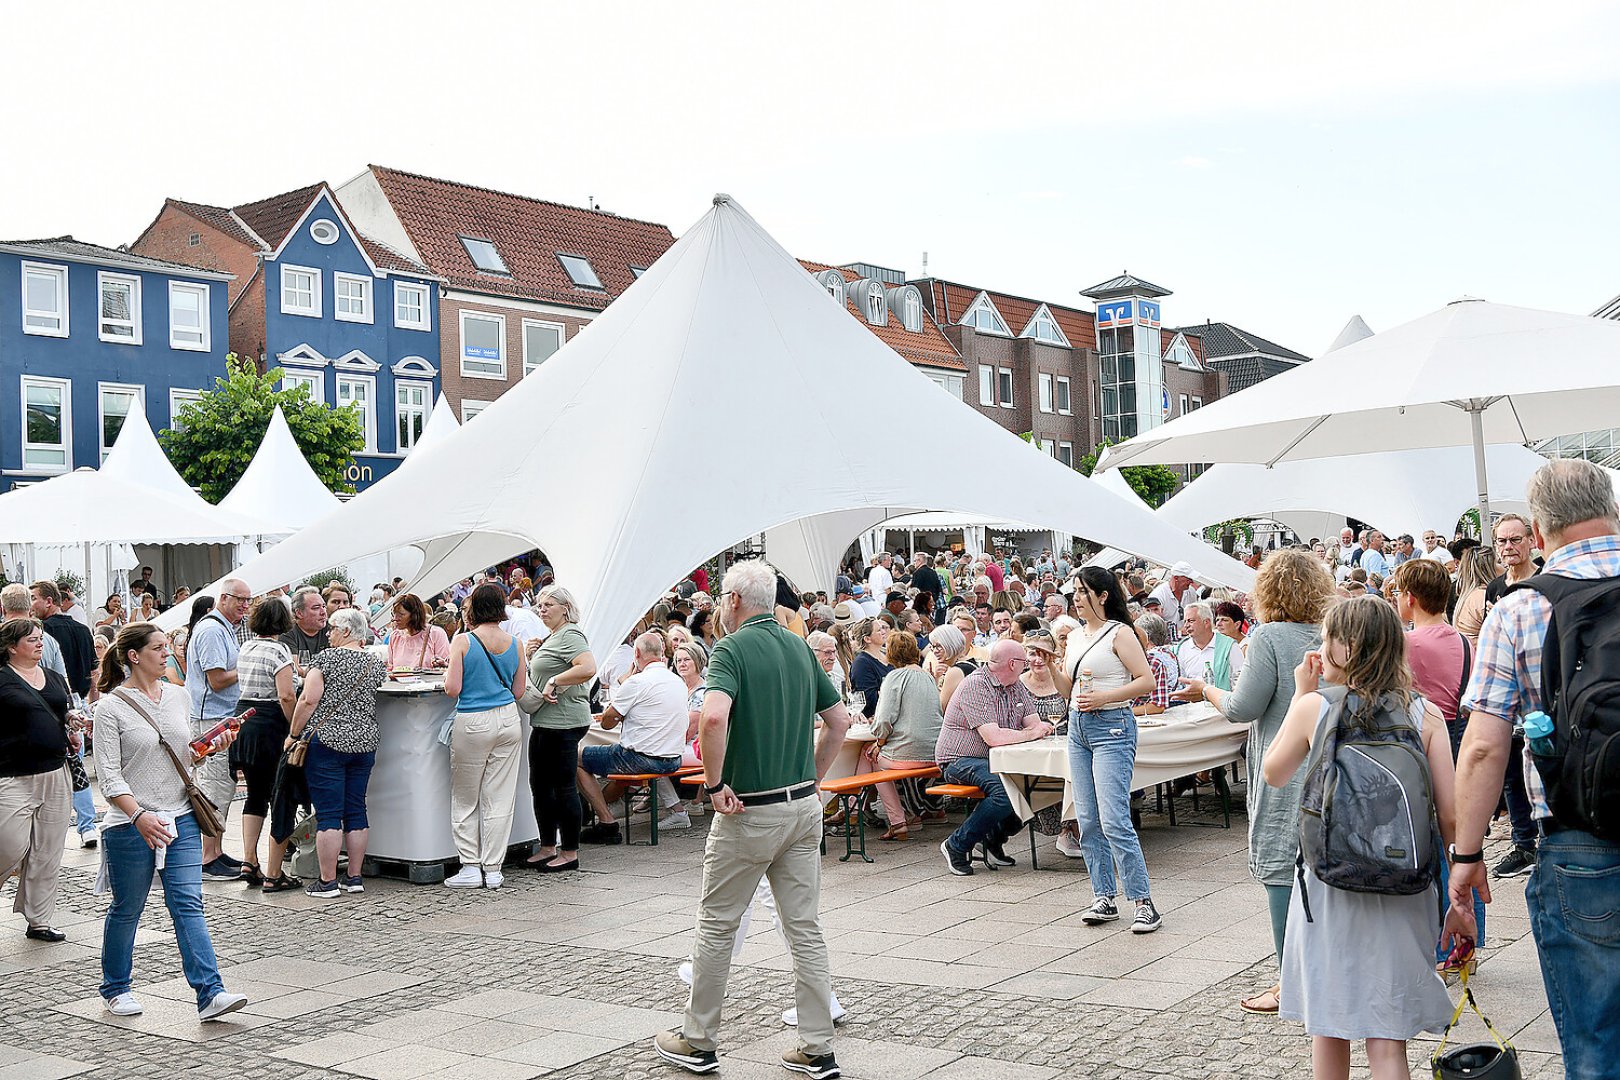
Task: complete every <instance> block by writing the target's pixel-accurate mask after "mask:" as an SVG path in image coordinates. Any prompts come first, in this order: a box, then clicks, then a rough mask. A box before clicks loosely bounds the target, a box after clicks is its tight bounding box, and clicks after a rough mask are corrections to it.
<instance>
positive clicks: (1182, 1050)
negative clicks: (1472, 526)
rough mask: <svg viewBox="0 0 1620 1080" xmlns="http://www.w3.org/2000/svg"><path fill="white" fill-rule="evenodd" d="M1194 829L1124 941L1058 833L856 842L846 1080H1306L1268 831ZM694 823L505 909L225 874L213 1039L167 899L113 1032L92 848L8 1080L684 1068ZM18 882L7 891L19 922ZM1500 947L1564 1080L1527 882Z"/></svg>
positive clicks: (73, 872) (750, 1026)
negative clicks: (966, 859) (992, 841)
mask: <svg viewBox="0 0 1620 1080" xmlns="http://www.w3.org/2000/svg"><path fill="white" fill-rule="evenodd" d="M1240 790H1241V789H1240ZM1238 799H1239V806H1241V794H1239V797H1238ZM1208 805H1209V804H1208V803H1207V802H1206V803H1205V804H1204V806H1205V809H1206V811H1207V808H1208ZM1190 810H1191V808H1190V807H1189V806H1185V804H1183V809H1182V811H1181V813H1182V814H1183V815H1185V816H1183V817H1182V818H1181V820H1182V822H1183V823H1182V824H1181V825H1180V826H1178V827H1176V828H1171V827H1170V826H1169V824H1168V821H1167V820H1166V819H1165V818H1164V817H1163V816H1158V815H1155V814H1151V813H1150V814H1148V815H1147V817H1146V819H1145V822H1144V830H1143V846H1144V849H1145V851H1146V853H1147V858H1148V865H1149V869H1150V871H1151V872H1152V874H1153V880H1154V890H1153V892H1154V898H1155V900H1156V902H1157V903H1158V905H1159V907H1160V909H1161V911H1162V912H1163V914H1164V927H1163V929H1162V930H1160V931H1159V932H1158V933H1155V934H1152V935H1147V936H1135V935H1132V934H1130V933H1129V932H1127V930H1126V929H1125V927H1126V923H1127V922H1128V918H1127V919H1125V920H1122V921H1121V922H1120V923H1117V924H1114V925H1112V926H1110V927H1106V928H1102V929H1096V928H1090V927H1086V926H1084V925H1082V924H1081V923H1080V921H1079V917H1078V912H1079V911H1080V910H1082V909H1083V908H1084V907H1085V906H1086V905H1087V904H1088V903H1089V902H1090V899H1091V893H1090V889H1089V887H1088V885H1087V881H1086V876H1085V873H1084V870H1083V869H1082V867H1081V865H1080V863H1079V862H1078V861H1071V860H1068V859H1065V858H1064V857H1062V856H1061V855H1059V854H1058V853H1057V852H1056V851H1054V850H1053V849H1052V847H1051V843H1050V841H1049V840H1043V849H1042V852H1041V860H1040V861H1041V869H1039V870H1035V871H1032V870H1030V869H1029V868H1028V865H1027V864H1028V848H1027V846H1025V847H1023V848H1022V849H1021V850H1019V851H1017V852H1016V853H1015V854H1017V856H1018V861H1019V865H1018V866H1016V867H1013V868H1010V869H1006V870H1003V871H1001V872H999V873H990V872H987V871H986V870H984V869H982V868H981V869H980V870H979V872H978V873H977V874H976V875H975V876H973V877H971V878H955V877H951V876H950V875H948V874H947V873H945V871H944V867H943V863H942V858H941V856H940V854H939V851H938V842H939V840H940V839H941V838H942V836H943V835H944V830H943V829H942V828H941V827H938V826H935V827H931V828H927V829H924V830H922V838H921V839H920V840H919V839H915V838H914V839H913V840H911V841H910V842H909V843H905V844H881V843H873V844H872V847H873V848H874V849H881V850H874V851H873V855H874V857H875V858H876V860H877V861H876V862H875V863H873V864H871V865H866V864H862V863H861V862H860V861H859V860H855V861H852V862H848V863H845V862H840V861H839V860H838V859H837V857H836V856H837V854H838V850H839V849H841V847H842V844H841V843H839V844H838V845H837V848H832V845H831V843H830V844H829V847H830V848H831V849H832V850H831V851H830V853H829V855H828V856H827V857H826V860H825V862H824V871H825V874H824V879H823V890H822V912H823V924H824V926H825V928H826V932H827V936H828V939H829V946H830V949H831V952H832V957H833V974H834V981H835V984H836V988H837V991H838V994H839V996H840V997H841V998H842V1000H843V1001H844V1003H845V1004H846V1006H847V1007H848V1008H849V1010H850V1018H849V1020H848V1022H847V1023H845V1024H844V1025H842V1026H841V1027H840V1028H839V1038H838V1040H837V1043H836V1051H837V1054H838V1058H839V1061H840V1063H841V1064H842V1065H843V1067H844V1072H845V1075H846V1076H849V1077H853V1078H866V1080H877V1078H881V1080H911V1078H921V1077H939V1078H943V1080H1042V1078H1047V1077H1057V1076H1064V1077H1068V1076H1074V1077H1082V1076H1083V1077H1096V1078H1099V1080H1112V1078H1122V1080H1123V1078H1126V1077H1133V1078H1134V1077H1188V1078H1192V1077H1198V1078H1245V1080H1248V1078H1266V1077H1285V1076H1286V1077H1294V1076H1303V1075H1309V1067H1310V1066H1309V1040H1308V1039H1307V1038H1306V1036H1305V1035H1304V1033H1303V1031H1302V1030H1301V1029H1300V1027H1299V1026H1298V1025H1295V1024H1290V1023H1286V1022H1281V1021H1278V1020H1276V1019H1274V1018H1266V1017H1256V1016H1249V1015H1246V1014H1244V1013H1242V1012H1241V1011H1240V1010H1239V1009H1238V1008H1237V1004H1236V1003H1237V999H1238V998H1239V997H1242V996H1244V995H1246V994H1249V993H1253V992H1255V991H1257V990H1259V989H1262V988H1263V987H1265V986H1267V985H1269V984H1270V983H1271V982H1272V979H1273V975H1274V971H1275V962H1274V961H1273V959H1272V957H1271V940H1270V930H1269V926H1268V923H1267V918H1266V913H1265V899H1264V894H1263V891H1262V890H1261V889H1260V888H1259V886H1257V885H1256V884H1255V883H1254V882H1253V881H1252V880H1251V879H1250V878H1249V876H1248V871H1247V862H1246V854H1245V836H1244V824H1245V823H1244V821H1243V819H1242V818H1241V816H1236V817H1234V819H1233V822H1232V825H1233V827H1232V828H1231V829H1230V830H1225V829H1220V828H1199V827H1194V826H1191V825H1188V824H1186V821H1187V820H1188V819H1189V818H1192V819H1193V820H1202V821H1205V822H1209V821H1212V820H1213V819H1212V818H1211V817H1209V816H1208V815H1207V814H1205V815H1203V816H1201V817H1197V816H1194V815H1192V814H1191V813H1190ZM694 823H695V826H696V827H694V828H693V829H692V830H690V831H688V832H677V833H668V832H666V833H664V835H663V837H662V842H661V843H660V845H659V846H658V847H657V848H648V847H615V848H600V849H587V851H586V852H585V854H584V857H583V859H582V864H583V865H584V866H585V868H586V869H585V870H584V872H581V873H578V874H569V875H560V876H551V877H542V876H540V875H537V874H533V873H530V872H527V871H524V870H522V869H517V868H513V869H511V872H510V873H509V874H508V876H507V884H506V886H505V887H503V888H502V889H500V890H499V891H495V892H490V891H482V890H480V891H473V892H466V891H451V890H447V889H444V888H441V887H438V886H431V885H410V884H406V883H404V882H402V881H397V880H391V879H387V878H368V879H367V882H366V892H365V894H364V895H363V896H344V897H342V898H341V899H338V900H315V899H312V898H309V897H305V896H303V895H301V894H298V895H294V894H280V895H277V896H273V897H265V896H262V895H260V894H259V893H258V891H257V890H251V891H250V890H248V889H246V888H245V887H244V886H242V885H240V884H237V883H234V882H232V883H209V884H207V885H205V887H204V888H205V892H206V894H207V897H206V899H207V904H208V921H209V925H210V928H211V931H212V934H213V939H214V944H215V947H216V949H217V950H218V952H219V955H220V958H221V963H222V964H223V965H225V966H226V967H227V970H226V981H227V984H228V985H229V986H231V987H232V988H233V989H237V990H241V991H243V992H245V993H247V994H249V995H250V997H251V998H252V1004H251V1005H250V1006H249V1007H248V1008H247V1009H246V1010H244V1011H243V1012H241V1013H239V1014H237V1015H236V1018H235V1020H234V1022H229V1023H216V1024H210V1025H199V1024H198V1023H197V1022H196V1019H195V1013H194V1011H193V1006H192V999H191V994H190V990H189V988H188V987H187V986H186V985H185V983H184V981H183V980H181V979H180V964H179V957H178V954H177V953H176V951H175V948H174V943H173V933H172V928H171V926H170V924H169V921H168V918H167V915H166V913H165V912H164V910H163V905H162V903H161V899H160V897H159V896H157V895H156V894H154V896H153V900H152V903H151V904H149V905H148V908H147V913H146V916H145V920H144V921H143V923H142V930H141V933H140V937H139V940H138V944H137V947H136V954H135V958H136V988H135V989H136V993H137V994H138V995H139V996H140V997H141V998H142V999H143V1000H144V1002H145V1004H146V1006H147V1012H146V1014H145V1015H144V1016H142V1017H139V1018H136V1019H133V1020H115V1019H113V1018H111V1017H109V1016H107V1015H106V1014H105V1013H104V1011H103V1010H102V1009H101V1003H100V1000H99V998H98V997H97V994H96V986H97V982H98V979H99V974H100V970H99V965H98V961H97V958H98V955H99V946H100V929H101V927H100V922H101V918H102V915H103V913H104V912H105V909H106V904H105V898H104V897H95V896H93V895H91V892H90V888H91V884H92V881H93V877H94V872H95V869H96V861H95V857H94V853H91V852H81V851H80V850H79V848H78V846H77V843H76V841H75V842H74V843H72V844H71V845H70V846H69V848H68V851H67V854H66V856H65V863H64V874H63V877H64V888H63V896H62V901H61V906H60V909H59V912H60V915H59V919H58V922H59V924H60V925H61V926H62V928H63V929H65V930H66V931H67V933H68V935H69V940H68V941H67V942H66V943H63V944H60V945H42V944H40V943H36V942H30V941H27V940H25V939H24V938H23V936H22V934H21V929H22V927H21V924H20V918H19V917H18V916H9V922H8V923H7V924H6V926H5V929H4V930H3V931H0V978H3V980H4V986H5V993H4V995H3V998H0V1080H58V1078H61V1077H68V1076H86V1077H90V1076H93V1077H108V1078H114V1077H117V1078H120V1080H122V1078H151V1080H204V1078H207V1080H218V1078H220V1077H228V1076H243V1077H252V1078H254V1080H293V1078H303V1077H333V1078H339V1077H354V1076H362V1077H374V1078H376V1080H396V1078H398V1080H414V1078H417V1077H435V1078H441V1077H442V1078H449V1077H452V1076H462V1077H473V1078H478V1080H523V1078H527V1077H534V1076H541V1075H545V1076H547V1077H548V1078H556V1080H572V1078H598V1077H612V1078H619V1077H624V1078H636V1080H639V1078H644V1077H645V1078H651V1077H670V1076H675V1075H683V1074H679V1073H677V1072H676V1071H674V1070H672V1069H671V1068H670V1067H668V1066H666V1065H664V1064H663V1063H662V1062H661V1061H659V1060H658V1059H657V1057H656V1056H655V1055H654V1054H653V1053H652V1051H651V1049H650V1047H649V1039H650V1036H651V1035H652V1034H653V1033H654V1032H656V1031H658V1030H660V1029H662V1028H664V1027H668V1026H674V1025H675V1024H676V1023H678V1019H679V1013H680V1011H681V1009H682V1008H683V1006H684V1004H685V993H684V988H683V987H682V986H681V984H680V983H679V982H678V981H677V979H676V977H675V968H676V965H677V963H678V962H679V961H680V960H681V959H682V958H684V957H685V956H686V955H687V953H688V951H689V949H690V943H691V938H692V926H693V922H694V916H695V911H696V900H695V898H696V895H697V889H698V884H699V877H700V869H699V868H700V860H701V853H702V842H703V834H704V833H705V831H706V822H705V819H702V818H698V819H694ZM233 831H234V817H233ZM916 835H917V834H916V833H915V832H914V833H913V836H914V837H916ZM1501 846H1502V845H1495V847H1501ZM1501 853H1502V852H1501V851H1499V850H1495V848H1494V847H1493V850H1492V852H1491V854H1492V855H1493V857H1494V856H1495V855H1499V854H1501ZM238 854H240V851H238ZM12 889H13V886H12V885H10V884H8V885H6V886H5V888H4V893H3V894H0V895H3V896H4V898H5V899H6V900H7V901H8V902H7V903H6V907H7V908H9V906H10V905H9V896H10V893H11V892H12ZM1488 931H1489V937H1490V948H1489V949H1487V950H1486V952H1485V954H1484V960H1483V963H1482V965H1481V968H1480V973H1479V976H1478V978H1477V982H1476V986H1477V989H1478V993H1479V995H1480V997H1481V998H1482V999H1483V1003H1484V1005H1485V1007H1486V1010H1487V1012H1488V1013H1489V1014H1490V1015H1491V1018H1492V1020H1493V1021H1494V1022H1495V1023H1496V1024H1497V1025H1498V1027H1499V1028H1500V1029H1501V1030H1502V1031H1503V1032H1504V1033H1505V1034H1510V1035H1511V1036H1512V1037H1513V1038H1514V1040H1515V1041H1516V1043H1517V1044H1518V1046H1519V1048H1520V1050H1521V1052H1522V1064H1523V1068H1524V1075H1525V1076H1527V1077H1535V1078H1556V1077H1562V1075H1563V1070H1562V1068H1561V1066H1560V1064H1559V1059H1558V1057H1557V1054H1556V1050H1557V1040H1556V1038H1555V1037H1554V1033H1553V1029H1552V1024H1551V1021H1550V1019H1549V1017H1548V1014H1547V1011H1546V1002H1545V997H1544V994H1543V991H1542V987H1541V982H1540V977H1539V974H1538V970H1537V966H1536V959H1535V950H1534V946H1533V944H1532V942H1531V940H1530V938H1529V927H1528V921H1527V919H1526V916H1525V911H1524V899H1523V888H1522V884H1521V883H1520V882H1505V883H1502V887H1501V888H1500V889H1499V891H1498V899H1497V902H1496V903H1495V904H1493V905H1492V908H1491V912H1490V917H1489V920H1488ZM787 969H788V962H787V957H786V953H785V948H784V946H783V944H782V941H781V938H780V937H779V936H778V935H777V934H776V933H775V931H774V930H771V929H770V928H769V927H763V926H759V925H758V924H757V923H756V925H755V927H754V929H753V930H752V932H751V934H750V937H749V939H748V943H747V945H746V947H745V950H744V953H743V957H742V960H741V962H740V963H739V965H738V966H736V967H735V968H734V969H733V973H732V979H731V984H730V999H729V1003H728V1009H727V1017H726V1031H725V1039H724V1043H723V1045H722V1047H721V1053H722V1058H721V1062H722V1064H721V1072H720V1074H719V1075H721V1076H724V1077H730V1078H732V1080H750V1078H754V1077H782V1076H786V1075H789V1074H788V1073H786V1072H784V1071H783V1070H782V1069H781V1068H779V1067H778V1066H777V1065H776V1064H775V1063H774V1062H775V1060H776V1056H777V1055H778V1054H780V1052H781V1051H782V1050H784V1049H787V1048H789V1047H791V1046H792V1045H793V1037H792V1032H791V1031H790V1030H789V1029H787V1028H784V1027H783V1025H782V1022H781V1016H780V1013H781V1010H782V1009H783V1008H784V1007H786V1006H787V1005H790V1004H791V1003H792V1002H791V998H790V995H791V979H790V976H789V974H788V970H787ZM119 1029H124V1030H119ZM1462 1037H1463V1038H1465V1039H1468V1040H1470V1041H1472V1040H1475V1039H1480V1038H1483V1037H1484V1031H1483V1028H1482V1027H1481V1026H1480V1025H1479V1023H1478V1021H1477V1020H1472V1019H1470V1021H1469V1023H1468V1026H1466V1027H1465V1028H1464V1029H1463V1033H1462ZM1432 1047H1433V1040H1432V1039H1428V1040H1427V1041H1418V1042H1414V1043H1413V1044H1412V1046H1411V1061H1412V1065H1413V1068H1414V1072H1415V1073H1417V1074H1420V1075H1426V1074H1427V1060H1426V1059H1427V1055H1428V1053H1429V1051H1430V1049H1432ZM1356 1061H1357V1066H1356V1069H1355V1070H1354V1075H1356V1076H1364V1075H1366V1070H1365V1067H1364V1065H1365V1059H1364V1057H1362V1056H1361V1054H1360V1053H1359V1052H1358V1054H1357V1057H1356Z"/></svg>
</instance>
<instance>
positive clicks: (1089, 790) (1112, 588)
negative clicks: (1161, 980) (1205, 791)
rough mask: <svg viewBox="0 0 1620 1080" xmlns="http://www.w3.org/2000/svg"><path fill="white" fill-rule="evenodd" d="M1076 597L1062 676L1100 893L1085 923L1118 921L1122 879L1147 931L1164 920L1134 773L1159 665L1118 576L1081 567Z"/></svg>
mask: <svg viewBox="0 0 1620 1080" xmlns="http://www.w3.org/2000/svg"><path fill="white" fill-rule="evenodd" d="M1074 602H1075V608H1076V611H1077V613H1078V614H1079V616H1080V619H1081V621H1082V625H1081V628H1080V629H1079V630H1075V631H1073V632H1072V633H1070V634H1069V644H1068V649H1067V654H1068V655H1067V656H1065V657H1064V664H1063V668H1064V671H1063V673H1064V675H1066V676H1067V677H1068V679H1069V681H1071V682H1072V684H1073V691H1072V693H1071V694H1070V697H1069V704H1070V708H1071V710H1072V711H1071V712H1070V714H1069V773H1070V778H1071V779H1072V781H1073V783H1074V810H1075V819H1076V820H1077V821H1078V823H1079V825H1080V847H1081V850H1083V851H1084V852H1085V855H1086V871H1087V872H1088V873H1089V874H1090V875H1091V891H1092V894H1093V897H1092V902H1091V908H1090V909H1089V910H1088V911H1087V912H1086V913H1085V914H1084V915H1083V916H1082V921H1084V922H1085V923H1086V924H1087V925H1088V926H1100V925H1102V924H1103V923H1107V922H1113V921H1114V920H1116V919H1118V918H1119V908H1118V906H1117V905H1116V904H1115V899H1114V898H1115V895H1116V894H1117V892H1118V889H1117V887H1116V886H1117V885H1119V884H1123V886H1124V889H1125V898H1126V899H1127V900H1134V901H1136V918H1135V920H1134V921H1133V922H1132V923H1131V930H1132V931H1133V932H1134V933H1138V934H1148V933H1152V932H1153V931H1154V930H1157V929H1158V928H1159V925H1160V922H1161V920H1160V918H1159V913H1158V911H1157V909H1155V908H1154V906H1153V900H1152V898H1151V896H1150V895H1149V885H1148V873H1147V861H1146V860H1145V859H1143V857H1142V844H1141V841H1140V840H1138V839H1137V836H1136V828H1135V826H1133V825H1132V824H1131V774H1132V772H1134V770H1135V767H1136V717H1135V716H1134V715H1133V714H1132V713H1131V700H1132V699H1133V698H1138V697H1141V696H1142V695H1143V694H1147V693H1149V692H1151V691H1152V690H1153V670H1152V669H1151V668H1150V667H1149V666H1148V660H1147V652H1146V650H1144V649H1143V648H1142V641H1141V638H1139V637H1138V636H1137V634H1136V628H1135V627H1134V626H1133V625H1132V624H1131V616H1130V611H1129V609H1128V608H1127V607H1126V600H1125V590H1124V589H1122V588H1121V587H1120V584H1119V580H1118V579H1117V578H1115V577H1114V575H1113V574H1110V573H1109V572H1108V571H1107V570H1104V569H1102V568H1101V567H1095V566H1088V567H1085V568H1084V569H1082V570H1081V571H1080V575H1079V579H1078V586H1077V588H1076V589H1075V591H1074ZM1088 671H1089V672H1090V673H1091V678H1090V680H1089V684H1088V683H1087V681H1086V679H1085V673H1086V672H1088ZM1116 860H1117V861H1118V863H1119V880H1118V881H1116V879H1115V876H1114V864H1115V861H1116Z"/></svg>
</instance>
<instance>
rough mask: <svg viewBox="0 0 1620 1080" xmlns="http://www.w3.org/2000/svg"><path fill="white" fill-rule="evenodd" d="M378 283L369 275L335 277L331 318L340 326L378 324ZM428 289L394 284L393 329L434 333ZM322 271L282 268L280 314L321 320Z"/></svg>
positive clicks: (307, 268) (408, 283) (402, 283)
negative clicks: (375, 291)
mask: <svg viewBox="0 0 1620 1080" xmlns="http://www.w3.org/2000/svg"><path fill="white" fill-rule="evenodd" d="M375 288H376V282H375V281H374V280H373V279H372V278H371V277H370V276H369V275H366V274H348V273H344V272H342V271H334V272H333V274H332V294H333V295H332V314H333V315H334V316H335V317H336V318H337V320H338V321H339V322H354V323H371V322H374V321H376V315H375V310H376V309H375V306H374V302H373V294H374V290H375ZM428 295H429V294H428V287H427V286H426V285H423V284H418V283H414V282H406V281H396V282H394V325H395V326H396V327H398V328H399V329H401V330H431V329H433V312H432V308H431V306H430V304H429V303H428ZM324 307H325V305H324V303H323V297H322V294H321V271H320V270H319V269H317V268H315V267H313V266H294V265H292V264H290V263H289V264H286V265H283V266H282V268H281V313H282V314H283V315H301V316H304V317H305V318H311V319H318V318H320V317H321V314H322V312H323V310H324Z"/></svg>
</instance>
